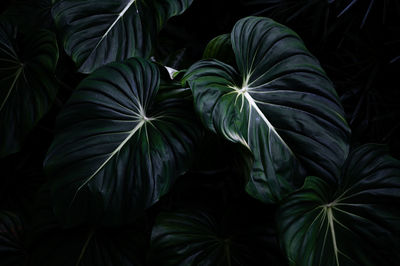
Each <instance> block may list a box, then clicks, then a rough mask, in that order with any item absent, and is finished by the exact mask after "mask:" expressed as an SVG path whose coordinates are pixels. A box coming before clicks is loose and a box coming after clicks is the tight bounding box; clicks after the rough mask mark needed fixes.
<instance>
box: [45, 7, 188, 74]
mask: <svg viewBox="0 0 400 266" xmlns="http://www.w3.org/2000/svg"><path fill="white" fill-rule="evenodd" d="M192 1H193V0H150V1H148V0H118V1H115V0H89V1H88V0H78V1H76V0H60V1H57V2H56V4H55V5H54V7H53V9H52V13H53V17H54V20H55V23H56V25H57V27H58V28H59V30H60V31H61V33H62V38H63V43H64V48H65V51H66V52H67V54H68V55H70V56H71V57H72V59H73V61H74V62H75V63H76V64H77V66H78V67H79V71H80V72H83V73H90V72H92V71H93V70H95V69H96V68H98V67H99V66H102V65H104V64H107V63H110V62H113V61H121V60H124V59H127V58H129V57H132V56H142V57H148V56H149V55H150V52H151V49H152V40H153V38H154V37H155V34H156V33H157V32H158V30H160V28H161V27H162V25H163V24H164V23H165V21H166V20H167V19H168V18H170V17H172V16H175V15H179V14H181V13H182V12H183V11H185V10H186V9H187V8H188V7H189V6H190V4H191V3H192Z"/></svg>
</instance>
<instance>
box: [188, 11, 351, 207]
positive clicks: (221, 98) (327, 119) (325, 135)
mask: <svg viewBox="0 0 400 266" xmlns="http://www.w3.org/2000/svg"><path fill="white" fill-rule="evenodd" d="M231 42H232V47H233V51H234V54H235V56H236V66H230V65H227V64H225V63H222V62H220V61H217V60H202V61H199V62H197V63H195V64H194V65H193V66H192V67H191V68H190V69H189V70H188V72H187V74H186V76H185V80H186V81H188V82H189V85H190V87H191V89H192V91H193V95H194V101H195V107H196V109H197V112H198V114H199V115H200V118H201V120H202V122H203V123H204V125H205V126H206V127H208V128H209V129H211V130H212V131H214V132H217V133H218V134H220V135H222V136H224V137H225V138H226V139H228V140H230V141H233V142H238V143H242V144H243V145H244V146H246V147H248V149H249V150H250V151H251V152H252V153H253V156H254V163H253V169H252V171H251V173H250V180H249V182H248V184H247V187H246V190H247V191H248V193H250V194H251V195H252V196H254V197H256V198H258V199H260V200H262V201H264V202H276V201H279V200H281V199H282V197H283V196H284V195H285V194H287V193H288V192H290V191H292V189H293V188H294V187H296V186H298V185H299V184H302V182H303V178H304V177H303V176H302V174H301V173H300V170H299V169H301V168H300V167H299V162H298V161H301V162H302V163H303V164H304V165H305V166H306V167H307V169H308V170H309V171H311V172H312V173H318V174H321V175H322V176H324V177H326V178H327V179H333V180H335V178H336V177H337V176H338V175H339V173H338V169H340V167H341V166H342V164H343V162H344V160H345V158H346V155H347V153H348V143H347V142H348V136H349V134H350V129H349V127H348V125H347V123H346V121H345V119H344V112H343V109H342V107H341V105H340V102H339V99H338V96H337V94H336V92H335V90H334V88H333V86H332V83H331V81H330V80H329V79H328V78H327V76H326V74H325V72H324V71H323V70H322V68H321V67H320V65H319V63H318V61H317V59H315V58H314V57H313V56H312V55H311V54H310V53H309V52H308V50H307V49H306V47H305V46H304V44H303V42H302V41H301V39H300V38H299V37H298V36H297V35H296V34H295V33H294V32H293V31H291V30H290V29H288V28H287V27H285V26H283V25H281V24H278V23H276V22H275V21H273V20H271V19H268V18H259V17H248V18H244V19H241V20H240V21H238V22H237V23H236V25H235V26H234V28H233V31H232V33H231Z"/></svg>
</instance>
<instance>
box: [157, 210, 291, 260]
mask: <svg viewBox="0 0 400 266" xmlns="http://www.w3.org/2000/svg"><path fill="white" fill-rule="evenodd" d="M240 215H242V216H240ZM244 217H245V218H244ZM249 217H251V218H254V217H252V216H251V214H250V212H241V213H236V215H235V216H228V217H225V219H217V218H216V215H213V214H211V212H206V211H203V210H180V211H175V212H168V213H167V212H164V213H161V214H160V215H159V216H158V217H157V220H156V224H155V225H154V227H153V231H152V235H151V248H150V254H149V258H150V262H151V263H150V265H163V266H169V265H171V266H172V265H174V266H181V265H182V266H187V265H218V266H222V265H226V266H233V265H284V264H282V260H281V257H280V251H279V246H278V244H277V239H276V235H275V232H274V230H273V227H269V224H267V223H265V224H264V223H261V222H260V221H259V220H256V219H248V218H249ZM263 222H265V221H263Z"/></svg>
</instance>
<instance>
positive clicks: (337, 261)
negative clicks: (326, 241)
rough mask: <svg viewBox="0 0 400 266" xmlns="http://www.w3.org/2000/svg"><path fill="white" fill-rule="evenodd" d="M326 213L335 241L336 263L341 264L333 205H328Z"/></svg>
mask: <svg viewBox="0 0 400 266" xmlns="http://www.w3.org/2000/svg"><path fill="white" fill-rule="evenodd" d="M326 213H327V217H328V226H329V229H330V231H331V236H332V242H333V251H334V253H335V259H336V265H337V266H339V256H338V253H339V250H338V247H337V242H336V234H335V225H334V221H333V213H332V207H326Z"/></svg>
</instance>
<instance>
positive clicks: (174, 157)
mask: <svg viewBox="0 0 400 266" xmlns="http://www.w3.org/2000/svg"><path fill="white" fill-rule="evenodd" d="M159 82H160V78H159V70H158V68H157V66H156V65H155V64H153V63H151V62H149V61H147V60H145V59H140V58H132V59H129V60H127V61H124V62H122V63H112V64H110V65H107V66H105V67H103V68H100V69H98V70H97V71H95V72H94V73H93V74H92V75H90V76H89V77H88V78H86V79H85V80H83V81H82V82H81V83H80V85H79V86H78V88H77V90H76V91H75V92H74V93H73V95H72V97H71V99H70V101H69V102H68V103H67V105H66V107H65V108H64V109H63V110H62V111H61V113H60V115H59V116H58V118H57V125H56V128H57V130H58V133H57V134H56V137H55V140H54V141H53V143H52V145H51V147H50V150H49V152H48V154H47V158H46V160H45V170H47V172H48V174H49V176H50V177H52V179H53V185H52V193H53V200H54V210H55V212H56V214H57V215H58V216H59V218H61V221H62V222H64V223H65V224H75V223H80V222H84V221H87V220H92V221H98V222H101V223H103V224H119V223H126V222H129V221H131V220H132V219H133V218H135V217H136V216H138V215H139V214H141V212H142V211H143V209H145V208H147V207H149V206H151V205H152V204H153V203H155V202H156V201H157V200H158V199H159V198H160V197H161V196H162V195H163V194H165V193H166V192H167V191H168V189H169V187H170V185H171V184H172V183H173V182H174V181H175V179H176V178H177V176H179V175H181V174H183V173H184V172H185V171H186V170H187V168H188V167H189V164H190V162H191V160H192V152H193V148H194V145H195V142H196V139H197V138H198V137H199V132H200V130H199V129H198V127H197V124H196V123H195V122H194V121H193V116H194V115H193V114H192V107H191V101H187V100H186V99H185V98H183V97H180V94H179V93H170V94H169V95H170V97H165V95H167V94H166V93H165V91H163V92H164V93H163V97H159V98H160V99H158V98H157V93H158V90H159Z"/></svg>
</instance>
